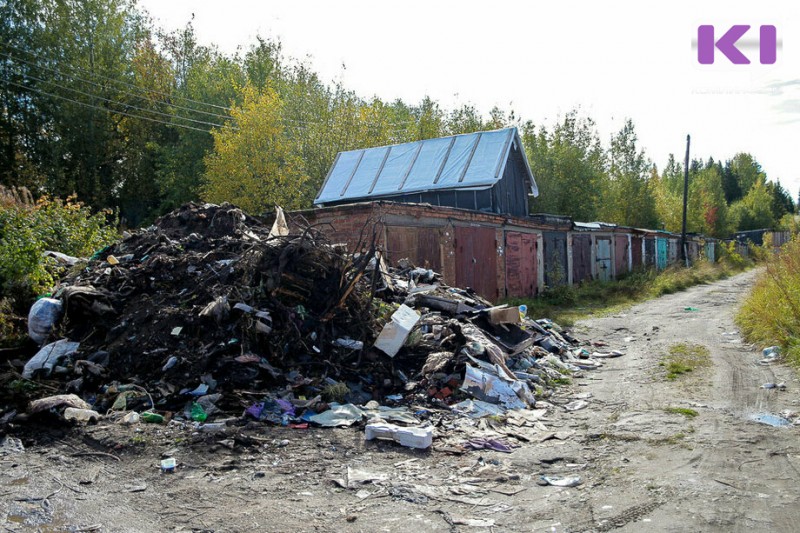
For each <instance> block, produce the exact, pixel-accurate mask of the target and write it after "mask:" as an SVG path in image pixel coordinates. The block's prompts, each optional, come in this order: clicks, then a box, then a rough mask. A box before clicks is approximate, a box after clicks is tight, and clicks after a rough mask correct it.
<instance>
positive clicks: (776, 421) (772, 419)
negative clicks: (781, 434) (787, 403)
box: [750, 413, 792, 428]
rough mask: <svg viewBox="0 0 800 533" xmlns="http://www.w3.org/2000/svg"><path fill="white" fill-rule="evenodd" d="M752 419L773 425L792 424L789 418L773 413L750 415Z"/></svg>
mask: <svg viewBox="0 0 800 533" xmlns="http://www.w3.org/2000/svg"><path fill="white" fill-rule="evenodd" d="M750 420H752V421H754V422H758V423H760V424H766V425H768V426H772V427H781V428H782V427H789V426H791V425H792V422H791V421H789V420H787V419H786V418H784V417H782V416H778V415H773V414H770V413H757V414H754V415H751V416H750Z"/></svg>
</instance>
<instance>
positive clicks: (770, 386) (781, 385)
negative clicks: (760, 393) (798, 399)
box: [761, 382, 786, 390]
mask: <svg viewBox="0 0 800 533" xmlns="http://www.w3.org/2000/svg"><path fill="white" fill-rule="evenodd" d="M761 388H762V389H778V390H786V383H784V382H781V383H764V384H763V385H761Z"/></svg>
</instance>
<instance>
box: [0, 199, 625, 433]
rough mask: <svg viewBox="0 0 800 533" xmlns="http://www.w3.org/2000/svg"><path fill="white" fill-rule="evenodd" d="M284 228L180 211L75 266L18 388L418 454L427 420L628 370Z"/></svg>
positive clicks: (373, 236)
mask: <svg viewBox="0 0 800 533" xmlns="http://www.w3.org/2000/svg"><path fill="white" fill-rule="evenodd" d="M294 224H295V225H297V226H299V229H298V230H295V231H292V232H289V231H288V225H287V224H286V222H285V218H284V215H283V213H282V211H280V210H279V212H278V214H277V217H276V221H275V223H274V224H272V225H271V226H270V225H266V224H264V223H262V222H261V221H260V220H258V219H255V218H252V217H249V216H247V215H245V214H243V213H242V211H241V210H239V209H238V208H236V207H234V206H231V205H228V204H223V205H221V206H217V205H212V204H205V205H197V204H187V205H186V206H184V207H182V208H180V209H178V210H176V211H174V212H172V213H170V214H168V215H166V216H164V217H162V218H160V219H158V220H157V221H156V223H155V224H154V225H153V226H151V227H149V228H146V229H143V230H139V231H135V232H132V233H130V234H128V233H126V234H125V235H124V238H123V239H122V240H121V241H120V242H118V243H116V244H114V245H112V246H110V247H108V248H107V249H104V250H101V251H99V252H97V253H96V254H95V256H94V257H93V258H91V259H90V260H89V261H88V262H86V263H79V264H78V266H76V267H74V268H73V270H72V272H71V273H70V274H69V275H68V276H66V277H65V278H64V279H63V280H62V282H61V284H60V285H59V286H58V287H57V288H56V290H55V292H54V293H53V295H52V297H51V298H46V299H42V300H40V301H39V302H37V304H35V305H34V308H32V310H31V316H30V317H29V321H30V330H31V336H32V338H34V339H35V340H37V341H38V342H39V343H40V344H43V348H42V349H41V350H40V351H39V353H37V354H36V355H35V356H34V357H33V358H31V359H30V360H28V361H27V362H20V364H22V363H24V368H22V370H21V374H22V377H24V378H26V379H35V380H38V381H40V382H42V383H44V384H46V385H47V389H48V390H58V391H59V392H63V393H64V394H62V395H59V396H54V397H52V398H58V399H57V400H52V398H51V400H50V401H49V403H48V402H45V403H44V404H42V403H41V401H40V403H39V405H38V407H36V409H38V410H40V411H41V410H45V409H46V410H49V411H51V412H52V411H54V410H56V409H61V411H59V412H60V413H62V414H63V413H64V410H65V409H71V411H70V413H71V415H72V416H73V417H74V418H76V419H78V420H81V419H89V418H94V415H86V414H85V413H84V415H83V416H84V417H83V418H80V417H79V416H78V415H77V414H76V412H77V411H80V410H81V409H84V410H87V409H88V410H89V411H92V412H94V413H95V414H96V415H97V418H99V417H101V416H109V417H112V418H116V419H120V420H124V421H127V422H135V421H137V420H139V419H143V420H145V421H148V420H150V421H156V422H158V421H162V420H164V419H165V418H166V419H170V418H174V419H184V420H193V421H195V422H198V423H206V424H208V423H211V422H212V421H214V420H215V419H217V420H218V419H220V418H222V417H224V416H230V415H237V416H239V418H238V419H239V420H257V421H262V422H264V423H269V424H280V425H284V426H292V427H298V428H301V427H308V425H309V424H310V425H320V426H340V425H350V424H352V423H354V422H359V421H363V420H365V419H368V418H371V417H372V418H377V419H379V420H377V421H375V422H374V423H372V424H371V425H370V426H368V431H367V437H368V438H390V439H394V440H397V441H399V442H401V443H404V444H406V445H411V446H414V447H427V446H429V445H430V431H427V432H426V431H420V428H419V427H418V426H419V423H420V413H422V414H424V408H423V407H421V406H427V407H428V408H437V409H442V410H446V411H449V412H452V413H457V414H461V415H466V416H470V417H479V416H483V415H498V414H503V413H505V412H506V411H508V410H514V409H528V408H534V407H535V406H536V403H537V401H541V400H542V399H543V398H546V397H548V396H549V395H550V394H551V390H552V387H553V386H554V384H556V383H559V382H560V381H563V379H564V376H565V375H568V374H571V373H574V372H581V371H583V370H587V369H594V368H597V367H599V366H600V365H601V364H602V363H601V362H599V361H598V358H600V357H611V356H616V355H621V354H619V353H618V352H609V353H605V354H603V353H597V352H594V353H590V352H589V351H588V350H587V349H585V348H583V347H581V346H579V342H578V341H577V340H576V339H574V338H573V337H571V336H570V335H569V333H568V332H566V331H563V330H562V329H561V328H559V327H558V326H557V325H556V324H554V323H552V322H550V321H548V320H539V321H535V320H531V319H529V318H527V317H526V316H525V309H524V306H521V307H509V306H497V307H495V306H492V305H491V304H490V303H489V302H487V301H486V300H484V299H482V298H480V297H479V296H478V295H477V294H475V293H474V291H472V290H470V289H459V288H453V287H448V286H446V285H445V284H443V283H442V282H441V279H440V276H439V275H438V274H437V273H435V272H433V271H431V270H427V269H424V268H416V267H415V266H414V265H411V264H409V263H408V262H407V261H400V262H399V266H398V267H389V266H387V265H386V263H385V261H384V259H383V257H382V256H381V253H380V251H379V247H378V246H377V241H378V239H377V233H376V231H375V229H374V228H370V227H365V229H364V231H363V232H362V236H361V242H360V243H359V244H358V245H357V246H355V247H354V250H355V251H356V253H351V251H348V250H347V249H346V248H345V247H344V246H342V245H337V244H333V243H330V242H329V241H328V240H327V239H326V238H325V235H324V234H323V233H322V232H321V231H320V230H319V229H318V228H315V227H313V226H310V225H305V224H302V223H298V221H294ZM42 405H44V406H45V407H42ZM89 407H90V409H89ZM410 407H413V409H411V408H410ZM420 409H422V410H420ZM34 410H35V409H34V408H31V407H29V409H28V412H33V411H34ZM101 413H102V414H103V415H101ZM8 415H9V413H8V412H7V413H5V417H6V418H8ZM0 418H2V417H0ZM423 418H424V416H423ZM375 424H377V425H375ZM397 424H400V425H397Z"/></svg>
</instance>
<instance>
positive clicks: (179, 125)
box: [0, 78, 210, 133]
mask: <svg viewBox="0 0 800 533" xmlns="http://www.w3.org/2000/svg"><path fill="white" fill-rule="evenodd" d="M0 81H2V82H4V83H7V84H9V85H13V86H15V87H19V88H20V89H25V90H28V91H34V92H37V93H39V94H43V95H45V96H50V97H52V98H58V99H60V100H66V101H67V102H72V103H73V104H78V105H81V106H84V107H89V108H92V109H98V110H100V111H105V112H106V113H112V114H115V115H123V116H126V117H131V118H137V119H140V120H147V121H149V122H155V123H158V124H164V125H166V126H175V127H176V128H184V129H187V130H194V131H199V132H202V133H210V132H209V131H208V130H204V129H202V128H195V127H194V126H186V125H185V124H174V123H171V122H166V121H163V120H157V119H154V118H150V117H143V116H141V115H135V114H133V113H125V112H124V111H117V110H115V109H108V108H105V107H100V106H96V105H92V104H87V103H86V102H81V101H80V100H73V99H72V98H67V97H66V96H61V95H59V94H53V93H50V92H47V91H43V90H41V89H37V88H36V87H28V86H27V85H22V84H21V83H16V82H13V81H11V80H8V79H5V78H3V79H2V80H0Z"/></svg>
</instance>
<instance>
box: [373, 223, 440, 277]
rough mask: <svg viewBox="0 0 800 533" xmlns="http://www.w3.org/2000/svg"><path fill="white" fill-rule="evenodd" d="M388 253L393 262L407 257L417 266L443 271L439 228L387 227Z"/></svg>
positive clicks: (395, 262)
mask: <svg viewBox="0 0 800 533" xmlns="http://www.w3.org/2000/svg"><path fill="white" fill-rule="evenodd" d="M386 255H387V257H388V259H389V261H390V262H391V263H392V264H397V261H398V260H399V259H403V258H407V259H408V260H410V261H411V262H412V263H413V264H414V265H415V266H420V267H425V268H431V269H433V270H434V271H436V272H441V271H442V256H441V251H440V248H439V229H438V228H408V227H403V226H387V227H386Z"/></svg>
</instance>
